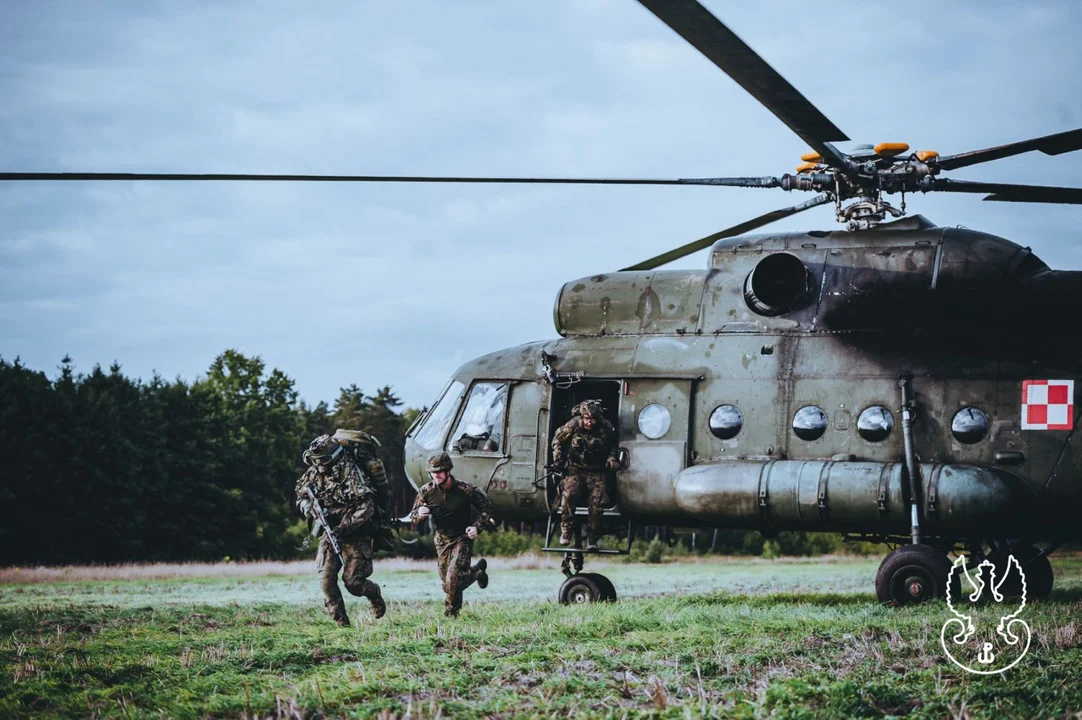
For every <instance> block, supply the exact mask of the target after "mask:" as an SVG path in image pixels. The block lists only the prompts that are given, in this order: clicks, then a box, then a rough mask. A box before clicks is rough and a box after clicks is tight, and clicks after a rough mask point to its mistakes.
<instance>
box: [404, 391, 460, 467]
mask: <svg viewBox="0 0 1082 720" xmlns="http://www.w3.org/2000/svg"><path fill="white" fill-rule="evenodd" d="M465 390H466V386H465V385H463V384H462V383H460V382H459V381H458V380H455V381H454V382H453V383H451V386H450V387H448V388H447V392H445V393H444V394H443V397H442V398H440V400H439V402H437V403H436V407H434V408H432V410H431V411H429V413H428V417H426V418H425V420H424V422H423V423H421V427H420V428H419V429H418V430H416V433H417V435H416V436H414V438H413V439H414V441H415V442H416V443H417V444H418V445H420V446H421V447H423V448H424V449H425V450H436V449H437V448H439V447H440V445H442V444H443V438H444V436H445V435H446V434H447V428H449V427H450V426H451V420H453V419H454V417H455V410H457V409H458V401H459V400H461V399H462V393H463V392H465Z"/></svg>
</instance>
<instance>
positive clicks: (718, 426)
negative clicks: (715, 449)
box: [710, 405, 744, 440]
mask: <svg viewBox="0 0 1082 720" xmlns="http://www.w3.org/2000/svg"><path fill="white" fill-rule="evenodd" d="M742 427H744V416H743V415H741V414H740V411H739V410H737V409H736V406H735V405H718V406H717V407H716V408H714V412H712V413H710V432H711V433H713V435H714V437H716V438H717V439H719V440H732V439H733V438H734V437H736V436H737V435H738V434H739V433H740V428H742Z"/></svg>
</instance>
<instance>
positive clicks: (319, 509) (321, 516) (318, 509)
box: [304, 485, 346, 567]
mask: <svg viewBox="0 0 1082 720" xmlns="http://www.w3.org/2000/svg"><path fill="white" fill-rule="evenodd" d="M304 492H306V493H308V497H309V498H311V500H312V511H313V512H314V513H315V514H316V520H317V521H318V522H319V524H320V525H322V526H323V530H324V531H325V532H326V533H327V540H329V541H330V543H331V547H332V548H334V554H335V555H337V556H338V560H339V562H341V563H342V566H343V567H345V564H346V559H345V558H344V557H342V546H341V545H340V544H339V542H338V538H337V537H336V536H335V534H334V530H331V525H330V523H328V522H327V514H326V513H325V512H323V506H322V505H320V504H319V500H317V499H316V494H315V493H314V492H312V487H311V486H310V485H305V486H304Z"/></svg>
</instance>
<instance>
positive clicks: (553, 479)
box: [538, 380, 623, 545]
mask: <svg viewBox="0 0 1082 720" xmlns="http://www.w3.org/2000/svg"><path fill="white" fill-rule="evenodd" d="M620 389H621V384H620V381H618V380H582V381H581V382H576V383H573V384H571V385H570V386H569V387H566V388H560V387H553V390H552V401H551V403H550V405H549V408H550V409H549V412H548V416H549V423H548V434H547V436H546V438H547V439H548V442H546V446H545V448H544V453H543V454H544V457H545V458H546V462H547V463H548V464H550V465H551V462H552V445H551V438H552V437H553V435H554V434H555V433H556V430H558V429H559V428H560V426H561V425H563V424H564V423H566V422H567V421H568V420H570V419H571V412H572V410H573V409H574V408H575V406H576V405H578V404H579V403H580V402H582V401H583V400H600V401H601V406H602V408H604V414H605V419H606V420H608V421H609V422H610V423H612V426H613V427H614V428H616V436H617V438H622V437H623V434H622V433H621V430H620ZM538 424H539V425H540V421H539V423H538ZM546 489H547V492H548V498H549V507H550V508H552V510H553V512H558V508H559V500H558V497H559V491H560V481H559V478H558V477H557V476H555V475H553V474H548V475H546ZM608 496H609V500H610V501H611V503H610V507H609V508H606V510H607V512H608V513H611V514H616V515H618V514H619V512H618V510H617V507H618V503H617V502H616V500H617V498H618V497H619V493H618V488H617V487H615V483H614V482H613V481H612V478H611V477H610V478H609V484H608ZM586 514H587V508H586V507H585V506H579V507H576V508H575V515H576V517H577V516H579V515H582V516H585V515H586ZM550 525H551V522H550ZM548 544H549V543H547V542H546V545H548Z"/></svg>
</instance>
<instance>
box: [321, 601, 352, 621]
mask: <svg viewBox="0 0 1082 720" xmlns="http://www.w3.org/2000/svg"><path fill="white" fill-rule="evenodd" d="M326 607H327V614H328V615H330V616H331V617H332V618H333V619H334V624H335V625H337V626H338V627H349V615H346V607H345V605H344V604H341V603H331V602H328V603H327V604H326Z"/></svg>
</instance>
